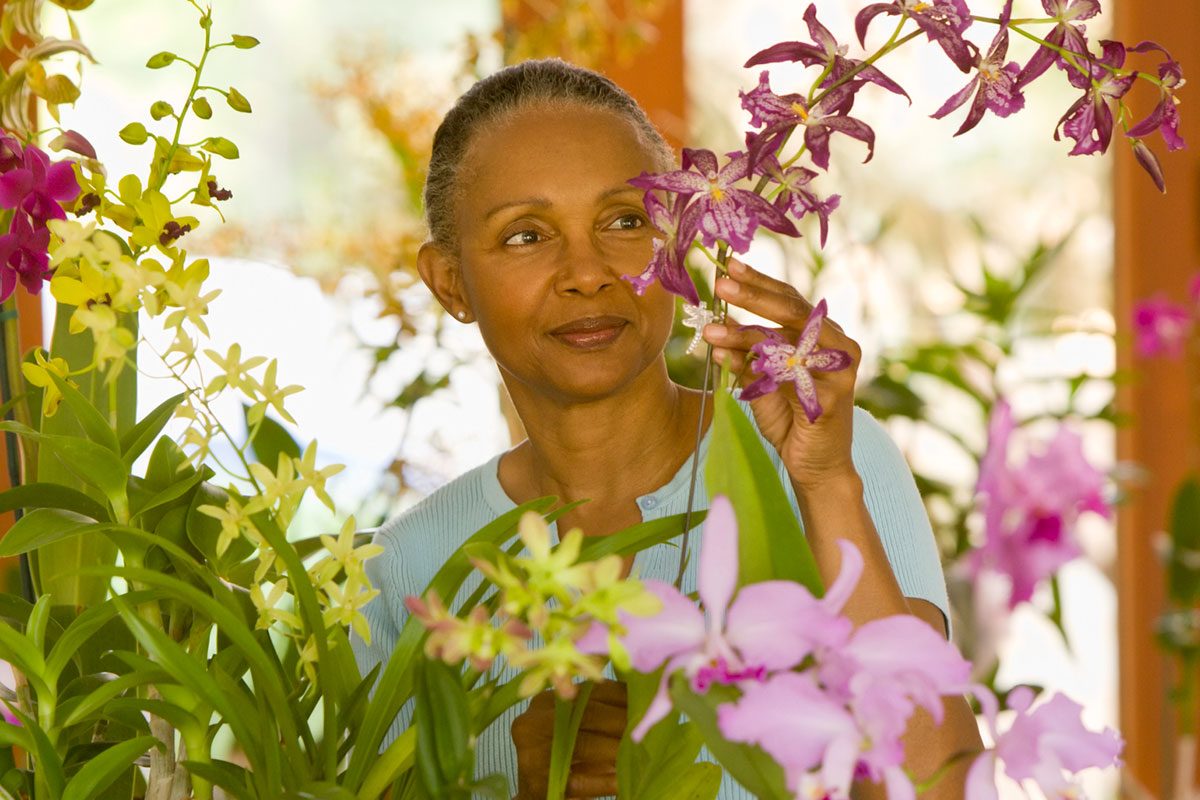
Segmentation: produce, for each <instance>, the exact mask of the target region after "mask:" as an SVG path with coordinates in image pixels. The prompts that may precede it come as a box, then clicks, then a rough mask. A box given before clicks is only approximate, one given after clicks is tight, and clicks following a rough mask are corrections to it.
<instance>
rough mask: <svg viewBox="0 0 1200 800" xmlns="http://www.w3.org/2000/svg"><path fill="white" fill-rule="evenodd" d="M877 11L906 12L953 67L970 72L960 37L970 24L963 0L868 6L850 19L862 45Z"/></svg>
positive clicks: (903, 1) (910, 0) (900, 1)
mask: <svg viewBox="0 0 1200 800" xmlns="http://www.w3.org/2000/svg"><path fill="white" fill-rule="evenodd" d="M880 14H888V15H889V16H896V15H898V14H907V15H908V16H909V17H911V18H912V19H913V21H915V22H916V23H917V26H918V27H920V29H921V30H922V31H924V32H925V36H926V37H927V38H928V39H929V41H931V42H937V43H938V45H940V46H941V48H942V50H944V51H945V52H946V55H948V56H949V57H950V60H951V61H953V62H954V64H955V66H957V67H958V68H959V69H960V70H962V71H963V72H970V71H971V51H970V49H969V48H968V47H967V41H966V39H964V38H963V32H964V31H965V30H966V29H967V28H968V27H970V25H971V11H970V9H968V8H967V3H966V0H895V2H893V3H874V4H872V5H869V6H867V7H866V8H864V9H863V10H862V11H859V12H858V16H856V17H855V18H854V29H855V31H857V33H858V41H859V44H861V45H862V46H863V47H866V45H867V28H869V27H870V25H871V21H872V20H873V19H875V17H877V16H879V15H880Z"/></svg>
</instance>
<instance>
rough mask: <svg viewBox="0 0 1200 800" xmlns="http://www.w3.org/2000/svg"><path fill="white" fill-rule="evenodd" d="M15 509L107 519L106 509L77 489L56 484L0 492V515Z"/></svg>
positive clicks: (29, 486) (26, 485)
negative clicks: (43, 509)
mask: <svg viewBox="0 0 1200 800" xmlns="http://www.w3.org/2000/svg"><path fill="white" fill-rule="evenodd" d="M17 508H24V509H33V508H57V509H62V510H64V511H74V512H75V513H76V514H82V515H83V516H85V517H90V518H92V519H94V520H101V521H103V520H106V519H107V518H108V509H106V508H105V507H104V506H102V505H100V504H99V503H97V502H96V501H95V500H93V499H92V498H90V497H88V496H87V495H86V494H84V493H83V492H81V491H79V490H78V489H72V488H71V487H70V486H63V485H62V484H58V483H26V484H24V485H22V486H14V487H13V488H11V489H8V490H6V491H3V492H0V513H3V512H5V511H12V510H14V509H17ZM0 546H2V545H0Z"/></svg>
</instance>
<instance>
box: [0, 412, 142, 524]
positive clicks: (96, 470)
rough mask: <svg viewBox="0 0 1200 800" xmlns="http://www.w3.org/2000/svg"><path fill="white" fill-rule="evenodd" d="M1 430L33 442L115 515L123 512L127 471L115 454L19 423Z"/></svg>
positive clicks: (1, 426) (1, 424)
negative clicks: (97, 493) (98, 493)
mask: <svg viewBox="0 0 1200 800" xmlns="http://www.w3.org/2000/svg"><path fill="white" fill-rule="evenodd" d="M0 430H4V431H13V432H14V433H19V434H21V435H22V436H28V437H30V438H33V439H36V440H37V441H38V442H40V443H41V444H43V445H45V447H46V448H47V449H49V450H51V451H53V452H54V454H55V455H56V456H58V458H59V460H60V461H61V463H62V465H63V467H65V468H66V469H67V470H68V471H69V472H71V473H72V474H73V475H75V476H76V477H77V478H79V479H80V480H82V481H84V482H85V483H87V484H90V485H91V486H95V487H96V488H97V489H99V490H100V491H101V492H103V493H104V495H105V497H107V498H108V501H109V503H111V504H112V507H113V510H114V511H116V512H117V513H118V515H120V514H121V513H122V512H123V511H124V510H126V508H127V505H128V501H127V499H126V497H125V482H126V481H127V480H129V469H128V468H127V467H126V466H125V464H124V463H123V462H122V461H121V459H120V457H119V456H118V455H117V454H116V453H115V452H114V451H112V450H109V449H107V448H105V447H102V446H100V445H98V444H96V443H95V442H92V441H89V440H87V439H83V438H80V437H78V436H61V435H56V434H45V433H38V432H37V431H35V430H32V429H30V428H27V427H25V426H24V425H21V424H20V423H18V422H0Z"/></svg>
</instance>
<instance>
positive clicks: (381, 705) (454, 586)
mask: <svg viewBox="0 0 1200 800" xmlns="http://www.w3.org/2000/svg"><path fill="white" fill-rule="evenodd" d="M553 503H554V498H552V497H542V498H538V499H537V500H532V501H530V502H528V503H525V504H523V505H520V506H518V507H516V508H514V509H512V510H511V511H509V512H507V513H505V514H502V515H501V516H499V517H497V518H496V519H495V520H493V521H492V522H490V523H488V524H487V525H485V526H484V527H482V528H480V529H479V531H477V532H476V533H475V534H474V535H473V536H471V537H470V538H469V539H468V540H467V541H466V542H465V543H464V544H474V543H477V542H489V543H491V544H495V545H502V544H503V543H504V542H506V541H508V539H509V538H511V537H512V536H513V534H514V532H515V531H516V528H517V522H518V521H519V520H520V519H521V515H522V514H524V513H525V512H526V511H536V512H538V513H543V512H545V511H546V510H547V509H548V508H549V507H550V506H551V505H552V504H553ZM471 569H472V567H471V563H470V561H468V560H467V557H466V555H465V554H464V553H463V551H462V548H461V547H460V548H459V549H458V550H456V551H455V552H454V554H453V555H451V556H450V558H448V559H447V560H446V563H445V564H443V565H442V568H441V569H439V570H438V572H437V574H436V575H434V577H433V580H432V581H430V582H429V586H427V587H426V589H425V593H426V594H428V593H429V592H430V591H436V592H437V593H438V596H439V597H442V598H444V599H446V600H447V601H449V599H450V598H452V597H454V595H455V594H457V592H458V588H459V587H460V586H461V585H462V582H463V581H464V580H466V578H467V575H469V574H470V572H471ZM424 638H425V630H424V628H422V627H421V624H420V622H418V621H417V620H416V619H414V618H412V617H410V618H409V619H408V620H406V621H405V624H404V627H403V628H402V629H401V631H400V636H399V637H398V638H397V641H396V646H395V648H394V649H393V650H392V655H391V658H389V659H388V662H387V666H386V667H384V670H383V674H382V675H381V676H380V678H379V683H378V684H377V685H376V687H375V695H374V698H373V700H372V703H371V705H370V707H369V708H368V710H367V715H366V718H365V719H364V720H363V725H362V729H361V730H360V731H359V736H358V742H357V744H356V746H355V748H354V752H353V753H352V754H351V756H350V765H349V767H348V768H347V770H346V773H345V776H344V778H343V785H344V786H346V787H347V788H349V789H350V790H352V791H353V790H355V789H357V788H358V787H359V786H361V785H362V781H363V778H364V776H365V775H366V772H367V768H368V767H369V766H370V764H371V761H372V760H374V759H375V758H376V757H377V755H378V753H379V745H380V743H381V742H382V741H383V737H384V735H385V734H386V733H387V729H388V728H389V727H390V726H391V724H392V721H393V720H394V719H395V718H396V715H397V714H399V713H400V708H401V706H403V705H404V703H405V701H406V700H408V698H409V696H410V695H411V694H412V688H413V673H412V667H413V659H414V656H415V655H416V654H417V652H418V650H419V649H420V646H421V642H422V641H423V640H424Z"/></svg>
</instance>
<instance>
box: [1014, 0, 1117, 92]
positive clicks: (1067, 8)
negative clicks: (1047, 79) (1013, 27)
mask: <svg viewBox="0 0 1200 800" xmlns="http://www.w3.org/2000/svg"><path fill="white" fill-rule="evenodd" d="M1042 8H1044V9H1045V10H1046V13H1047V14H1049V15H1050V16H1051V17H1053V18H1054V19H1055V20H1057V22H1058V24H1056V25H1055V26H1054V30H1052V31H1050V33H1048V34H1046V37H1045V40H1046V43H1047V44H1051V45H1054V46H1055V47H1060V48H1062V49H1064V50H1067V51H1070V52H1072V53H1078V54H1079V57H1080V59H1084V60H1086V59H1087V58H1089V56H1088V43H1087V36H1086V31H1085V28H1084V26H1083V25H1077V24H1073V23H1075V22H1077V21H1081V20H1085V19H1091V18H1092V17H1094V16H1096V15H1097V14H1099V13H1100V0H1042ZM1056 61H1057V62H1058V66H1059V68H1060V69H1069V70H1074V69H1075V68H1074V67H1072V66H1070V65H1069V64H1067V62H1066V61H1065V60H1064V59H1063V57H1062V56H1061V55H1060V54H1059V53H1058V52H1057V51H1055V50H1054V49H1053V48H1051V47H1046V45H1042V46H1041V47H1039V48H1038V49H1037V52H1035V53H1034V54H1033V57H1032V58H1030V59H1029V61H1028V63H1026V64H1025V66H1024V67H1023V68H1022V69H1021V74H1020V76H1019V77H1018V78H1017V85H1018V86H1021V87H1024V86H1025V85H1027V84H1029V83H1030V82H1032V81H1034V80H1035V79H1037V78H1038V77H1039V76H1040V75H1041V74H1042V73H1043V72H1045V71H1046V70H1047V69H1049V68H1050V65H1051V64H1053V63H1055V62H1056Z"/></svg>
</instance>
